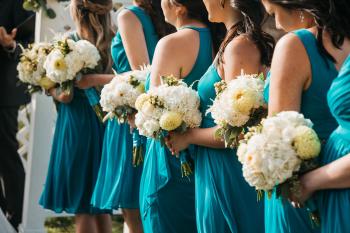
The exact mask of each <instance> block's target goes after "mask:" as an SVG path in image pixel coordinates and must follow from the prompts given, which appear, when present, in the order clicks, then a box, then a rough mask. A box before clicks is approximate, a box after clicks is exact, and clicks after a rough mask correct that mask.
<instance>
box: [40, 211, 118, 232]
mask: <svg viewBox="0 0 350 233" xmlns="http://www.w3.org/2000/svg"><path fill="white" fill-rule="evenodd" d="M112 221H113V222H112V224H113V228H112V233H122V232H123V218H122V217H121V216H117V215H114V216H113V217H112ZM45 228H46V230H47V233H74V232H75V224H74V217H57V218H48V219H47V220H46V221H45Z"/></svg>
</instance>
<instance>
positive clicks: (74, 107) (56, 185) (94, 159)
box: [39, 88, 106, 214]
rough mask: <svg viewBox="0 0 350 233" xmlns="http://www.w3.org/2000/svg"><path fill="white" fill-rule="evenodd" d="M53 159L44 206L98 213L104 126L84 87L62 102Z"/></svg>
mask: <svg viewBox="0 0 350 233" xmlns="http://www.w3.org/2000/svg"><path fill="white" fill-rule="evenodd" d="M57 111H58V112H57V122H56V128H55V134H54V138H53V145H52V150H51V158H50V163H49V168H48V172H47V178H46V183H45V186H44V191H43V193H42V195H41V198H40V201H39V203H40V205H42V206H43V207H44V208H45V209H50V210H52V211H54V212H56V213H61V212H63V211H64V212H67V213H70V214H98V213H104V212H106V211H102V210H99V209H97V208H93V207H92V206H91V205H90V200H91V196H92V193H93V191H94V187H95V183H96V179H97V174H98V171H99V167H100V160H101V152H102V143H103V131H104V127H103V125H102V124H101V123H100V121H99V120H98V118H97V116H96V114H95V112H94V111H93V109H92V108H91V106H90V104H89V101H88V99H87V98H86V96H85V93H84V91H83V90H80V89H77V88H74V97H73V100H72V101H71V102H70V103H68V104H64V103H59V104H58V106H57Z"/></svg>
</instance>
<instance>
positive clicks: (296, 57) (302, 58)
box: [271, 33, 311, 84]
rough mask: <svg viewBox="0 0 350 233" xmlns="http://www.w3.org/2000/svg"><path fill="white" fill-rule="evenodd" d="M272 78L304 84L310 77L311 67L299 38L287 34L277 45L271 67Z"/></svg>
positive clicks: (292, 34)
mask: <svg viewBox="0 0 350 233" xmlns="http://www.w3.org/2000/svg"><path fill="white" fill-rule="evenodd" d="M271 72H272V78H273V79H275V80H277V79H280V80H284V81H285V82H287V80H291V82H294V83H301V84H304V83H306V81H307V80H308V78H309V77H310V76H311V65H310V61H309V58H308V55H307V52H306V50H305V47H304V45H303V43H302V42H301V40H300V39H299V37H298V36H297V35H295V34H294V33H288V34H286V35H285V36H283V37H282V38H281V39H280V40H279V41H278V43H277V45H276V48H275V51H274V55H273V58H272V65H271Z"/></svg>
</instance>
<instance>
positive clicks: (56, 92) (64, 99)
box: [48, 87, 74, 104]
mask: <svg viewBox="0 0 350 233" xmlns="http://www.w3.org/2000/svg"><path fill="white" fill-rule="evenodd" d="M48 92H49V94H50V95H51V96H52V97H53V98H54V99H55V100H57V101H59V102H61V103H64V104H68V103H70V102H71V101H72V99H73V95H74V91H73V90H72V91H70V92H69V93H67V92H64V91H61V88H59V87H58V88H51V89H49V90H48Z"/></svg>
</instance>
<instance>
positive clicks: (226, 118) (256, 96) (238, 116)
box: [208, 75, 267, 148]
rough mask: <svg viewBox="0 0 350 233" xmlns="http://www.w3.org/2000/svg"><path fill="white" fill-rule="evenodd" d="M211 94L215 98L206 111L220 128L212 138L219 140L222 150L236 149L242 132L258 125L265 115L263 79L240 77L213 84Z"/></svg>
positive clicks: (260, 77)
mask: <svg viewBox="0 0 350 233" xmlns="http://www.w3.org/2000/svg"><path fill="white" fill-rule="evenodd" d="M215 90H216V94H217V96H216V98H215V100H214V102H213V105H212V106H211V107H210V108H209V109H208V113H211V115H212V117H213V119H214V121H215V123H216V124H217V125H218V126H219V127H220V128H219V129H218V130H217V131H216V133H215V137H216V138H220V139H223V140H224V141H225V144H226V147H231V148H232V147H236V146H238V141H239V137H240V135H241V134H242V133H243V132H244V129H245V128H246V127H251V126H254V125H256V124H258V123H259V122H260V121H261V119H262V118H264V117H265V116H266V115H267V109H266V103H265V101H264V96H263V91H264V77H263V75H259V76H258V75H241V76H238V77H237V78H236V79H234V80H232V81H230V82H228V83H226V82H225V81H221V82H219V83H217V84H216V85H215Z"/></svg>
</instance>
